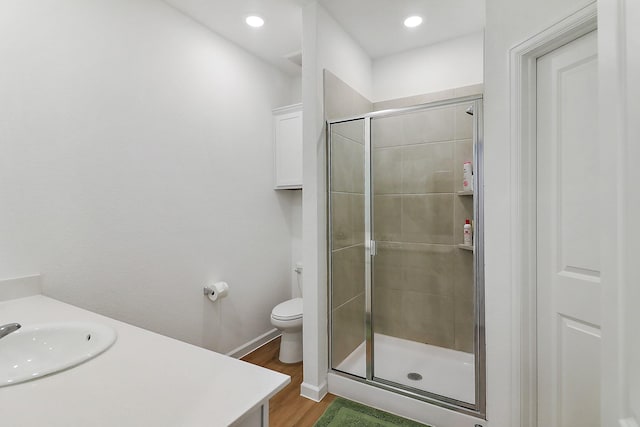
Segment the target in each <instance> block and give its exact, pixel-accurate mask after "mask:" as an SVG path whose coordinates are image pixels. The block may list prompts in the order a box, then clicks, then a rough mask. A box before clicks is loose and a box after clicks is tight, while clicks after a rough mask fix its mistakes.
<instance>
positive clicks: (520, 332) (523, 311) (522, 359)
mask: <svg viewBox="0 0 640 427" xmlns="http://www.w3.org/2000/svg"><path fill="white" fill-rule="evenodd" d="M597 16H598V13H597V8H596V3H595V2H593V3H590V4H589V5H588V6H586V7H584V8H582V9H580V10H578V11H577V12H575V13H573V14H571V15H570V16H567V17H566V18H564V19H563V20H561V21H560V22H557V23H556V24H554V25H552V26H551V27H549V28H547V29H545V30H544V31H542V32H540V33H538V34H536V35H534V36H533V37H531V38H529V39H527V40H525V41H524V42H522V43H520V44H518V45H517V46H515V47H513V48H512V49H511V50H510V55H509V56H510V79H509V80H510V107H511V108H510V111H511V117H510V128H511V129H510V136H511V144H512V151H511V158H510V177H511V183H512V185H511V194H510V198H511V200H512V203H511V215H510V216H511V224H510V228H511V230H510V231H511V248H512V250H513V258H512V265H511V283H512V301H511V306H512V310H511V313H512V320H511V321H512V349H511V358H512V363H511V369H512V384H511V386H512V390H514V391H516V395H517V397H516V398H515V399H514V401H513V403H512V410H511V417H512V425H513V426H521V427H535V426H537V407H538V402H537V330H536V329H537V328H536V326H537V315H536V312H537V301H536V300H537V284H536V268H537V261H536V239H537V234H536V232H537V230H536V194H537V188H536V168H537V165H536V152H537V140H536V124H537V117H536V101H537V83H536V64H537V59H538V58H540V57H541V56H543V55H545V54H547V53H549V52H551V51H553V50H555V49H557V48H559V47H560V46H563V45H565V44H567V43H569V42H571V41H573V40H576V39H578V38H579V37H582V36H583V35H585V34H587V33H589V32H591V31H593V30H595V29H597Z"/></svg>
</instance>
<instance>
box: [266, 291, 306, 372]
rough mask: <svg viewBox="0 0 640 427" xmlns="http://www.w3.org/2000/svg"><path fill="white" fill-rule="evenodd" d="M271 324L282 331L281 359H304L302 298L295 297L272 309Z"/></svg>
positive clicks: (289, 361)
mask: <svg viewBox="0 0 640 427" xmlns="http://www.w3.org/2000/svg"><path fill="white" fill-rule="evenodd" d="M271 324H272V325H273V326H275V327H276V328H278V329H280V330H281V331H282V339H281V341H280V361H281V362H282V363H298V362H301V361H302V298H293V299H290V300H288V301H285V302H283V303H280V304H278V305H276V306H275V307H274V309H273V311H271Z"/></svg>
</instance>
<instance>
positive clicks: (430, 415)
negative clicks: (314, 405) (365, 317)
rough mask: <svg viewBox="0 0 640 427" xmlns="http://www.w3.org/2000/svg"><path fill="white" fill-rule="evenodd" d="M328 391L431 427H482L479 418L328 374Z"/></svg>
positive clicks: (482, 421)
mask: <svg viewBox="0 0 640 427" xmlns="http://www.w3.org/2000/svg"><path fill="white" fill-rule="evenodd" d="M329 392H330V393H331V394H335V395H336V396H341V397H344V398H345V399H349V400H353V401H355V402H358V403H362V404H363V405H367V406H371V407H373V408H377V409H380V410H382V411H386V412H390V413H392V414H395V415H398V416H400V417H404V418H409V419H411V420H414V421H418V422H420V423H424V424H427V425H430V426H434V427H478V426H479V427H484V426H486V425H487V424H486V423H487V422H486V421H485V420H482V419H480V418H476V417H472V416H470V415H465V414H461V413H459V412H455V411H452V410H450V409H445V408H441V407H439V406H436V405H432V404H430V403H427V402H423V401H421V400H417V399H412V398H410V397H406V396H402V395H400V394H397V393H393V392H391V391H388V390H383V389H381V388H378V387H374V386H372V385H369V384H365V383H361V382H359V381H354V380H352V379H349V378H345V377H343V376H341V375H337V374H333V373H329Z"/></svg>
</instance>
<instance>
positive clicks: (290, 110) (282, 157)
mask: <svg viewBox="0 0 640 427" xmlns="http://www.w3.org/2000/svg"><path fill="white" fill-rule="evenodd" d="M273 128H274V144H273V149H274V162H275V168H274V170H275V188H276V190H291V189H300V188H302V104H295V105H289V106H287V107H281V108H277V109H275V110H273Z"/></svg>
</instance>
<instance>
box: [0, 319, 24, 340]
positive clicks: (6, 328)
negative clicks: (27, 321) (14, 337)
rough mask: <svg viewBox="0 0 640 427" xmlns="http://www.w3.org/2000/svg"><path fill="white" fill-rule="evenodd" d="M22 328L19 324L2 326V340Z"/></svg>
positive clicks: (0, 330)
mask: <svg viewBox="0 0 640 427" xmlns="http://www.w3.org/2000/svg"><path fill="white" fill-rule="evenodd" d="M21 327H22V325H21V324H19V323H7V324H6V325H2V326H0V338H4V337H6V336H7V335H9V334H10V333H11V332H15V331H17V330H18V329H20V328H21Z"/></svg>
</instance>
